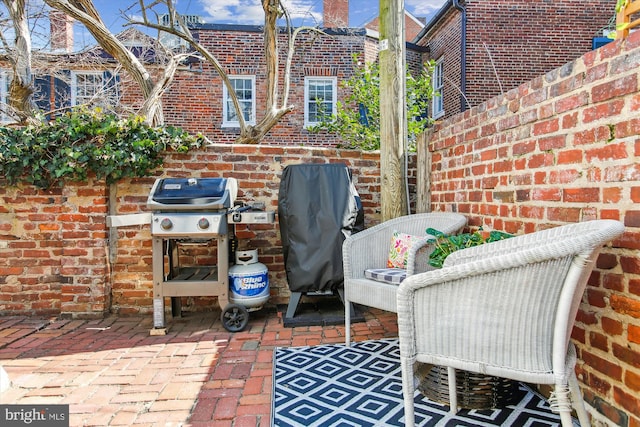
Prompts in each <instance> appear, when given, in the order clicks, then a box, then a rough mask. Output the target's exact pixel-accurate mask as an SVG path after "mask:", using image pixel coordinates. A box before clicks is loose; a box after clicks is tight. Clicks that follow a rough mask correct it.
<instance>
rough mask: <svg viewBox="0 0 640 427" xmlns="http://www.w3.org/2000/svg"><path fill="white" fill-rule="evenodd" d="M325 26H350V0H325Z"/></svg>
mask: <svg viewBox="0 0 640 427" xmlns="http://www.w3.org/2000/svg"><path fill="white" fill-rule="evenodd" d="M322 7H323V18H322V19H323V21H324V22H323V24H322V26H323V27H324V28H347V27H349V0H323V5H322Z"/></svg>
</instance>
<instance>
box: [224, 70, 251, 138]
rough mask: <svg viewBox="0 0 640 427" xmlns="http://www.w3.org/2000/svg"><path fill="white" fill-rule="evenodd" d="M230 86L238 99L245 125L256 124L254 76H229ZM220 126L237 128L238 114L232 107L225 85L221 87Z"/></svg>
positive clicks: (238, 123) (238, 122)
mask: <svg viewBox="0 0 640 427" xmlns="http://www.w3.org/2000/svg"><path fill="white" fill-rule="evenodd" d="M229 80H230V81H231V85H232V86H233V90H234V92H235V94H236V98H238V103H239V104H240V110H241V111H242V116H243V118H244V121H245V123H246V124H249V125H254V124H255V123H256V78H255V76H229ZM222 99H224V102H223V105H222V126H228V127H238V126H240V121H239V120H238V113H237V112H236V109H235V108H234V106H233V101H232V99H231V96H229V91H228V90H227V85H224V84H223V85H222Z"/></svg>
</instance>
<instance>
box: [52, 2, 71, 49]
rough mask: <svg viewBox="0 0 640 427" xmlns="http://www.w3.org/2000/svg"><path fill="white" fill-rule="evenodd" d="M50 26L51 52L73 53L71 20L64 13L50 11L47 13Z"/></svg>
mask: <svg viewBox="0 0 640 427" xmlns="http://www.w3.org/2000/svg"><path fill="white" fill-rule="evenodd" d="M49 23H50V25H51V51H53V52H66V53H71V52H73V18H72V17H70V16H68V15H66V14H65V13H64V12H60V11H59V10H54V9H52V10H51V11H50V12H49Z"/></svg>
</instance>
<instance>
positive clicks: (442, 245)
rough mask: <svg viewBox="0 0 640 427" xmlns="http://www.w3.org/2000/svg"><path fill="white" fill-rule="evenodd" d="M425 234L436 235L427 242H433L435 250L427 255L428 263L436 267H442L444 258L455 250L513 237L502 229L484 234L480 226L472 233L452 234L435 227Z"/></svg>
mask: <svg viewBox="0 0 640 427" xmlns="http://www.w3.org/2000/svg"><path fill="white" fill-rule="evenodd" d="M427 234H430V235H432V236H435V237H436V238H435V239H430V240H428V242H429V243H435V246H436V248H435V250H434V251H433V252H431V254H430V255H429V265H430V266H432V267H436V268H442V265H443V264H444V260H445V259H446V258H447V257H448V256H449V255H450V254H451V253H453V252H455V251H458V250H460V249H465V248H470V247H472V246H479V245H483V244H485V243H490V242H496V241H498V240H504V239H507V238H509V237H513V234H509V233H504V232H502V231H491V232H489V233H488V235H486V236H485V235H484V233H483V232H482V227H480V228H479V229H478V231H475V232H473V233H462V234H454V235H447V234H444V233H443V232H441V231H438V230H436V229H433V228H427Z"/></svg>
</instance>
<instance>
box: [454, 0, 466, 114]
mask: <svg viewBox="0 0 640 427" xmlns="http://www.w3.org/2000/svg"><path fill="white" fill-rule="evenodd" d="M453 6H455V8H456V9H458V10H459V11H460V12H462V22H461V24H460V91H461V92H462V94H461V95H460V112H461V113H462V112H464V111H466V109H467V100H466V99H465V96H466V95H467V9H465V7H464V6H462V5H460V1H459V0H453Z"/></svg>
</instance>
